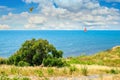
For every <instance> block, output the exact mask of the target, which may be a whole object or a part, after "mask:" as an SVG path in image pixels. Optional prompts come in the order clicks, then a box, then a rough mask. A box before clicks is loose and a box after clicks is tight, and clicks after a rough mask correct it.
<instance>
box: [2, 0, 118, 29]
mask: <svg viewBox="0 0 120 80" xmlns="http://www.w3.org/2000/svg"><path fill="white" fill-rule="evenodd" d="M30 7H34V9H33V11H32V12H29V8H30ZM84 27H87V28H88V29H90V30H118V29H119V30H120V0H0V29H1V30H4V29H5V30H6V29H15V30H16V29H18V30H19V29H22V30H26V29H30V30H31V29H32V30H33V29H39V30H51V29H52V30H81V29H83V28H84Z"/></svg>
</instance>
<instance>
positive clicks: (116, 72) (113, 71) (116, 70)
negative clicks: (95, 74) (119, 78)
mask: <svg viewBox="0 0 120 80" xmlns="http://www.w3.org/2000/svg"><path fill="white" fill-rule="evenodd" d="M110 73H111V74H119V73H120V71H119V70H118V69H111V70H110Z"/></svg>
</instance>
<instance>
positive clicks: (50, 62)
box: [43, 58, 65, 67]
mask: <svg viewBox="0 0 120 80" xmlns="http://www.w3.org/2000/svg"><path fill="white" fill-rule="evenodd" d="M43 64H44V66H49V67H52V66H57V67H63V66H64V65H65V63H64V62H63V61H62V59H61V58H47V59H44V60H43Z"/></svg>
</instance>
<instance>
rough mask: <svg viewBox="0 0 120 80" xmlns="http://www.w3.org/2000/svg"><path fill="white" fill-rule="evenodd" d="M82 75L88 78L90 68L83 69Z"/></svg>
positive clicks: (84, 67)
mask: <svg viewBox="0 0 120 80" xmlns="http://www.w3.org/2000/svg"><path fill="white" fill-rule="evenodd" d="M81 73H82V75H84V76H87V75H88V68H87V66H83V67H81Z"/></svg>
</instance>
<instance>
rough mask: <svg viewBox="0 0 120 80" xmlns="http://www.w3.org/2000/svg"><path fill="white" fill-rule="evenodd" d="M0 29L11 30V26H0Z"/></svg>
mask: <svg viewBox="0 0 120 80" xmlns="http://www.w3.org/2000/svg"><path fill="white" fill-rule="evenodd" d="M0 29H10V26H8V25H5V24H3V25H2V24H0Z"/></svg>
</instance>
